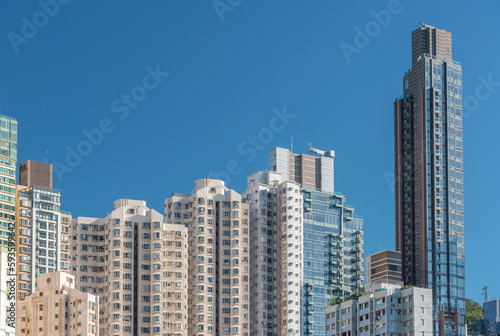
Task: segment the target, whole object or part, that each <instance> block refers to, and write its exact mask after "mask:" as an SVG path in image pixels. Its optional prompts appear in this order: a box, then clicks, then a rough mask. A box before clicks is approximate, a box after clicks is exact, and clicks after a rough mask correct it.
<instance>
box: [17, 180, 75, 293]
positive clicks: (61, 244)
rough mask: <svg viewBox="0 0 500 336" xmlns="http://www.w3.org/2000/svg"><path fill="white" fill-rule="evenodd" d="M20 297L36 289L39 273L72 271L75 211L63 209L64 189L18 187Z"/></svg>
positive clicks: (18, 291) (18, 290)
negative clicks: (72, 224)
mask: <svg viewBox="0 0 500 336" xmlns="http://www.w3.org/2000/svg"><path fill="white" fill-rule="evenodd" d="M16 203H17V209H16V256H17V263H16V266H17V274H18V282H17V283H18V287H17V298H18V299H19V298H23V297H25V296H26V295H29V294H32V293H34V292H35V289H36V284H37V277H38V275H39V274H43V273H49V272H56V271H63V272H69V262H70V234H69V227H70V222H71V214H69V213H67V212H63V211H61V191H59V190H56V189H51V188H45V187H40V186H22V185H18V186H17V200H16Z"/></svg>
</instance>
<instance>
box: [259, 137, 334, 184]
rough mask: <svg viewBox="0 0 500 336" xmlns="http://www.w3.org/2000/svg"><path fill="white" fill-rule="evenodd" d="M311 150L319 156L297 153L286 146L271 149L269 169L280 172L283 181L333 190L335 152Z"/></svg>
mask: <svg viewBox="0 0 500 336" xmlns="http://www.w3.org/2000/svg"><path fill="white" fill-rule="evenodd" d="M310 152H311V153H314V154H319V156H314V155H307V154H295V153H292V151H290V150H288V149H286V148H280V147H276V148H274V149H272V150H270V151H269V170H270V171H275V172H278V173H280V174H281V175H282V177H283V181H294V182H297V183H298V184H300V185H302V186H304V187H310V188H316V189H320V190H323V191H331V192H333V190H334V169H333V165H334V159H335V152H334V151H332V150H331V151H321V150H318V149H315V148H312V147H310Z"/></svg>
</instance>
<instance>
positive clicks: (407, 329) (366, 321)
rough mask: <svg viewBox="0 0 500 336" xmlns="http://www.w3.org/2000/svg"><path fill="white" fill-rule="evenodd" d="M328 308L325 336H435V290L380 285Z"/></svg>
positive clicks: (368, 288)
mask: <svg viewBox="0 0 500 336" xmlns="http://www.w3.org/2000/svg"><path fill="white" fill-rule="evenodd" d="M367 290H368V292H365V293H362V294H361V295H360V296H358V297H357V299H351V300H347V301H344V302H340V301H338V302H335V303H334V304H333V305H330V306H328V307H327V308H326V336H369V335H378V336H432V334H433V327H432V290H430V289H426V288H417V287H409V288H405V287H401V286H399V285H394V284H381V285H377V286H371V287H367Z"/></svg>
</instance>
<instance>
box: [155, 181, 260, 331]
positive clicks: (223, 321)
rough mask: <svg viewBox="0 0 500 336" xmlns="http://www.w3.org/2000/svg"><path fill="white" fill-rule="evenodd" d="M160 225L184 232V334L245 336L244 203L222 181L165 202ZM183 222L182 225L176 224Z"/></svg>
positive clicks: (246, 252) (247, 320)
mask: <svg viewBox="0 0 500 336" xmlns="http://www.w3.org/2000/svg"><path fill="white" fill-rule="evenodd" d="M165 221H166V222H168V223H173V224H174V225H179V226H182V227H184V225H185V226H186V227H187V228H188V230H189V235H188V236H189V251H188V252H189V253H188V255H189V260H188V264H189V300H188V301H189V303H188V325H189V327H188V334H189V335H196V336H205V335H241V336H249V330H250V307H249V292H250V289H249V273H250V269H249V264H250V261H249V232H248V205H247V204H242V199H241V195H240V194H238V193H237V192H236V191H234V190H231V189H229V188H227V187H226V186H225V185H224V182H223V181H219V180H211V179H201V180H198V181H196V182H195V191H194V193H193V194H173V195H172V197H171V198H168V199H167V200H166V201H165ZM180 224H183V225H180Z"/></svg>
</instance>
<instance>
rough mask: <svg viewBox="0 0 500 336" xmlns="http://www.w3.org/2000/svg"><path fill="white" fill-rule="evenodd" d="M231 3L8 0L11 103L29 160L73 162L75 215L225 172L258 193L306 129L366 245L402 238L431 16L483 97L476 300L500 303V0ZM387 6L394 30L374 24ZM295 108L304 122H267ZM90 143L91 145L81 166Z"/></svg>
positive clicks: (469, 156) (472, 284) (67, 202)
mask: <svg viewBox="0 0 500 336" xmlns="http://www.w3.org/2000/svg"><path fill="white" fill-rule="evenodd" d="M47 1H48V0H47ZM48 2H50V1H48ZM61 2H63V1H62V0H61ZM220 3H222V4H220ZM220 3H219V4H220V5H219V6H220V8H223V9H220V10H219V13H218V12H217V10H216V9H215V8H214V6H213V3H212V1H192V0H184V1H179V0H171V1H148V2H144V1H143V2H132V1H116V0H115V1H106V2H105V3H103V2H94V3H89V2H82V1H75V0H73V1H67V3H65V4H60V5H59V8H55V7H54V6H48V7H47V8H48V11H50V12H51V14H52V16H53V17H52V16H50V17H49V16H45V17H44V15H43V14H40V13H38V12H39V11H40V10H41V7H40V4H39V3H37V2H35V1H25V2H14V1H2V2H1V3H0V52H1V55H2V62H0V113H1V114H5V115H10V116H13V117H15V118H17V119H18V121H19V141H20V142H19V160H20V161H24V160H26V159H33V160H39V161H42V160H44V158H45V157H46V152H47V150H48V153H49V155H48V156H49V161H50V162H51V163H56V162H57V163H59V164H61V166H60V167H62V165H64V166H66V167H67V168H68V169H70V170H71V172H69V171H65V170H64V168H60V169H59V174H60V175H61V177H62V178H61V179H58V178H56V180H55V187H56V188H58V189H61V190H62V191H63V203H64V204H63V205H64V209H65V210H67V211H70V212H72V213H73V215H75V216H94V217H103V216H106V214H107V213H108V212H110V211H111V210H112V203H113V201H114V200H115V199H118V198H123V197H129V198H131V199H144V200H146V201H147V202H148V205H149V206H151V207H153V208H155V209H156V210H158V211H160V212H163V209H162V207H163V202H164V200H165V198H167V197H169V196H170V195H171V193H173V192H191V191H192V190H193V187H194V184H193V183H194V180H196V179H199V178H204V177H208V176H209V174H211V176H212V177H214V176H215V177H217V176H222V175H221V173H220V172H224V171H226V172H227V171H228V168H229V171H230V172H231V173H235V175H232V176H231V179H230V181H229V187H231V188H233V189H235V190H237V191H239V192H242V191H244V188H245V183H246V176H248V175H250V174H251V173H253V172H255V171H257V170H263V169H266V168H267V161H268V150H269V149H271V148H272V147H275V146H282V147H289V146H290V137H291V136H293V143H294V151H295V152H305V151H306V150H307V142H311V143H312V144H313V145H314V147H317V148H320V149H324V150H329V149H333V150H335V151H336V155H337V156H336V162H335V169H336V171H335V178H336V180H335V183H336V189H337V191H341V192H342V193H344V194H345V195H346V196H347V198H348V203H349V204H352V205H354V206H355V207H356V211H357V214H359V215H361V216H363V217H364V219H365V237H366V246H365V254H366V255H368V254H371V253H373V252H377V251H379V250H381V249H393V248H394V193H393V184H392V174H393V165H394V162H393V160H394V159H393V146H394V145H393V105H392V104H393V101H394V98H395V97H397V96H399V95H400V94H401V93H402V84H401V79H402V75H403V73H404V71H406V70H407V69H408V68H409V67H410V62H411V58H410V42H411V41H410V32H411V31H412V30H414V29H416V28H417V27H418V23H419V22H420V21H425V22H426V23H427V24H430V25H433V26H436V27H439V28H443V29H446V30H449V31H451V32H452V33H453V43H454V44H453V56H454V59H455V60H457V61H460V62H462V66H463V75H464V98H465V99H467V97H470V98H469V99H468V101H469V102H470V105H469V109H468V111H467V112H468V113H467V114H468V116H467V118H466V119H465V131H464V138H465V141H464V142H465V169H466V170H465V188H466V263H467V264H466V272H467V282H466V284H467V296H468V297H470V298H473V299H475V300H478V301H481V300H482V297H481V288H482V286H483V285H485V284H487V285H489V291H490V295H491V296H496V297H500V288H499V284H498V278H499V277H500V267H498V265H499V262H498V258H499V257H500V252H499V250H498V247H497V245H496V244H497V242H498V238H499V237H500V229H499V226H498V219H497V218H496V217H495V212H494V211H493V210H494V209H495V208H496V206H498V204H499V201H500V200H499V196H498V193H497V190H498V189H500V176H499V173H500V172H499V170H498V166H499V165H500V158H499V156H498V155H497V153H498V149H497V148H498V145H499V137H498V134H499V133H498V126H497V125H498V123H499V122H500V117H499V112H500V111H499V109H500V107H499V106H500V86H494V85H493V86H490V87H489V89H490V91H487V90H486V91H485V87H484V86H483V87H480V85H481V82H482V80H486V81H488V78H489V79H490V80H491V81H493V82H500V69H499V67H498V59H499V54H500V45H499V44H498V43H497V42H498V35H499V31H500V21H498V12H499V10H500V3H498V1H493V0H492V1H483V2H481V4H478V3H477V2H468V1H458V2H457V1H456V0H455V1H447V0H441V1H428V0H425V1H423V0H421V1H409V0H401V1H397V0H391V1H359V0H354V1H327V0H314V1H304V0H286V1H285V0H275V1H268V0H265V1H264V0H252V1H250V0H243V1H241V2H240V3H239V4H238V1H236V0H233V1H232V3H233V4H234V6H229V7H228V5H227V3H228V1H227V0H221V2H220ZM224 4H226V5H225V7H224ZM389 9H390V10H391V11H392V13H391V12H389V13H391V15H390V18H389V17H388V16H385V17H384V16H382V18H383V19H384V20H385V21H383V26H382V25H381V24H374V23H373V22H376V21H375V16H377V15H375V16H374V14H373V13H374V12H375V13H380V11H382V10H383V11H387V10H389ZM221 11H223V13H221ZM221 16H222V20H221ZM23 18H26V19H25V20H24V19H23ZM23 20H24V21H23ZM34 21H36V23H37V24H38V26H39V27H37V26H32V27H30V25H31V24H33V22H34ZM26 22H28V23H26ZM367 25H368V26H367ZM23 26H25V27H24V28H23ZM356 27H358V28H359V29H360V30H361V31H365V29H366V28H367V27H368V28H369V29H372V30H371V31H370V36H369V40H366V41H364V44H363V45H361V44H359V43H358V46H359V48H358V49H357V51H356V52H355V53H352V54H350V56H349V58H350V62H348V60H347V59H346V57H345V55H344V53H343V52H342V50H341V47H340V46H341V45H344V46H345V45H346V44H349V45H352V46H354V47H356V44H355V41H354V39H355V35H356V31H357V29H358V28H356ZM377 27H379V29H377ZM30 28H31V30H30ZM358 42H359V41H358ZM167 73H168V75H167ZM151 74H154V75H153V76H152V75H151ZM155 78H156V79H155ZM481 78H482V79H481ZM129 96H131V97H132V98H127V97H129ZM134 97H135V98H134ZM127 99H129V100H127ZM135 99H136V100H135ZM284 109H286V113H287V114H288V115H293V116H294V117H293V118H292V117H290V118H289V119H287V122H288V123H287V124H286V125H283V126H284V127H281V125H278V126H280V127H277V126H276V125H275V127H273V129H274V131H271V132H269V131H267V130H266V129H270V125H271V123H272V122H273V121H272V120H273V116H275V115H276V113H278V114H283V111H284ZM273 111H274V112H273ZM98 129H99V131H97V130H98ZM84 131H86V132H87V134H92V135H93V136H94V138H93V141H94V144H92V145H91V146H90V147H85V145H84V144H83V145H82V141H84V140H85V139H86V136H85V135H84ZM103 131H104V132H103ZM97 132H99V133H102V137H101V136H100V135H98V133H97ZM249 137H250V139H249ZM252 137H256V138H257V139H258V140H259V139H260V140H262V141H260V142H258V143H256V144H255V145H251V139H252ZM78 146H80V147H78ZM238 148H239V149H238ZM250 148H253V151H252V150H251V149H250ZM77 149H79V150H81V151H82V152H83V153H85V154H86V156H83V157H82V158H81V160H77V159H75V158H74V157H72V158H70V159H71V160H70V161H67V160H66V156H67V155H68V151H71V150H77ZM254 154H255V155H254ZM78 161H81V162H78ZM68 162H69V163H71V165H73V166H74V167H71V166H69V165H68ZM228 165H229V167H228Z"/></svg>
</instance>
